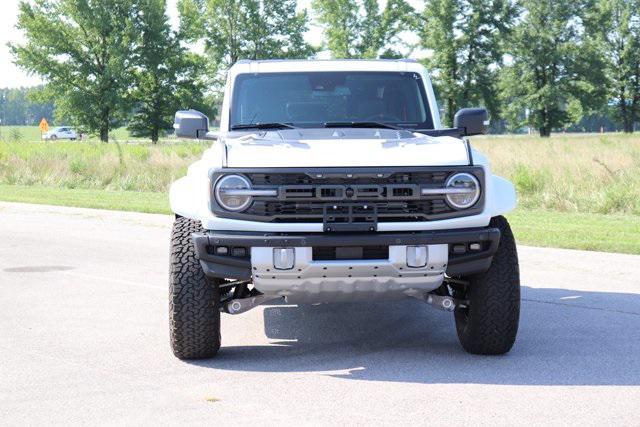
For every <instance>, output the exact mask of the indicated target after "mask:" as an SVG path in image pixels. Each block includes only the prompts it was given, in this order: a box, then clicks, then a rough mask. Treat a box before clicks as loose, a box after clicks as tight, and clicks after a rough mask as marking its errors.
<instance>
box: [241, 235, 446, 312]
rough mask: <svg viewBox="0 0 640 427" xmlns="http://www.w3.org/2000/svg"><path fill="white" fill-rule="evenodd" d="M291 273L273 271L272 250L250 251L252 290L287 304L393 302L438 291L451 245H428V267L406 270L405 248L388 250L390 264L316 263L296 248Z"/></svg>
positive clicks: (306, 250)
mask: <svg viewBox="0 0 640 427" xmlns="http://www.w3.org/2000/svg"><path fill="white" fill-rule="evenodd" d="M294 250H295V254H294V257H295V260H294V266H293V268H292V269H290V270H277V269H275V268H274V248H272V247H254V248H251V264H252V273H253V284H254V286H255V287H256V288H257V289H258V290H259V291H260V292H262V293H264V294H269V295H278V296H284V297H285V298H286V300H287V302H289V303H315V302H333V301H352V300H354V299H390V298H403V297H405V296H416V295H422V294H424V293H426V292H429V291H432V290H434V289H436V288H438V287H439V286H440V285H441V284H442V281H443V279H444V272H445V270H446V267H447V260H448V245H429V246H428V250H427V265H426V266H425V267H420V268H412V267H408V266H407V247H406V246H389V259H385V260H339V261H314V260H313V250H312V248H310V247H297V248H294Z"/></svg>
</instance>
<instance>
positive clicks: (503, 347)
mask: <svg viewBox="0 0 640 427" xmlns="http://www.w3.org/2000/svg"><path fill="white" fill-rule="evenodd" d="M489 226H490V227H496V228H499V229H500V233H501V235H500V243H499V245H498V250H497V252H496V254H495V255H494V256H493V261H492V263H491V267H490V268H489V270H488V271H486V272H485V273H482V274H477V275H474V276H470V277H466V278H465V279H466V280H468V282H469V285H468V286H467V291H466V299H468V301H469V306H468V308H458V309H456V311H455V319H456V330H457V332H458V338H459V339H460V343H461V344H462V347H463V348H464V349H465V350H466V351H468V352H469V353H473V354H486V355H495V354H504V353H507V352H508V351H509V350H511V347H512V346H513V344H514V342H515V340H516V334H517V332H518V321H519V319H520V271H519V268H518V253H517V250H516V242H515V239H514V238H513V233H512V232H511V227H509V223H508V222H507V220H506V219H505V218H504V217H502V216H498V217H494V218H492V219H491V222H490V224H489Z"/></svg>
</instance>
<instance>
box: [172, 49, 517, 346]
mask: <svg viewBox="0 0 640 427" xmlns="http://www.w3.org/2000/svg"><path fill="white" fill-rule="evenodd" d="M220 111H222V117H221V121H220V131H219V132H215V133H214V132H211V131H209V120H208V118H207V117H206V116H205V115H204V114H202V113H199V112H197V111H194V110H188V111H179V112H178V113H176V118H175V124H174V128H175V130H176V135H177V136H178V137H180V138H198V139H211V140H216V142H214V143H213V144H212V146H211V148H210V149H209V150H207V151H206V152H205V153H204V155H203V157H202V160H199V161H197V162H196V163H194V164H193V165H191V166H190V167H189V169H188V172H187V175H186V176H185V177H183V178H180V179H179V180H177V181H176V182H174V183H173V185H172V186H171V192H170V200H171V208H172V210H173V212H174V213H175V222H174V226H173V231H172V237H171V260H170V272H169V295H170V296H169V298H170V301H169V319H170V338H171V345H172V348H173V352H174V354H175V355H176V356H177V357H179V358H182V359H197V358H207V357H212V356H214V355H215V354H216V353H217V352H218V349H219V347H220V313H221V312H222V313H227V314H231V315H237V314H240V313H243V312H245V311H247V310H249V309H251V308H253V307H256V306H257V305H259V304H263V303H267V302H268V303H286V304H300V303H303V304H304V303H311V304H315V303H332V302H337V301H359V300H373V299H376V300H393V299H399V298H407V297H411V298H417V299H419V300H422V301H424V302H426V303H428V304H430V305H432V306H434V307H436V308H439V309H442V310H446V311H449V312H452V313H453V315H454V318H455V323H456V331H457V335H458V338H459V340H460V343H461V344H462V347H463V348H464V349H465V350H466V351H468V352H470V353H475V354H503V353H506V352H508V351H509V350H510V349H511V347H512V345H513V344H514V342H515V338H516V332H517V330H518V321H519V313H520V277H519V270H518V256H517V251H516V243H515V240H514V237H513V234H512V232H511V229H510V227H509V224H508V222H507V220H506V219H505V217H504V216H503V215H504V214H505V213H506V212H509V211H510V210H512V209H513V208H514V207H515V206H516V193H515V189H514V186H513V185H512V184H511V183H510V182H508V181H507V180H505V179H503V178H501V177H499V176H496V175H493V173H492V171H491V167H490V164H489V160H488V159H487V158H486V157H485V156H484V155H482V154H481V153H480V152H478V151H476V150H474V149H473V147H472V146H471V143H470V141H469V139H468V138H467V137H468V136H472V135H478V134H482V133H485V131H486V126H487V125H488V115H487V111H486V110H485V109H484V108H464V109H462V110H460V111H459V112H458V113H457V114H456V115H455V118H454V127H453V128H445V127H443V125H442V123H441V122H440V116H439V114H438V106H437V104H436V98H435V96H434V92H433V88H432V86H431V81H430V79H429V76H428V74H427V71H426V70H425V69H424V67H423V66H422V65H420V64H419V63H417V62H413V61H406V60H397V61H396V60H393V61H390V60H377V61H361V60H339V61H239V62H237V63H236V64H235V65H234V66H233V67H232V68H231V69H230V71H229V75H228V79H227V87H226V90H225V96H224V101H223V106H222V108H221V110H220ZM371 327H372V328H375V325H371ZM398 327H400V328H401V327H402V325H398ZM431 327H433V325H428V324H425V325H424V328H425V333H427V334H428V333H429V332H428V329H429V328H431Z"/></svg>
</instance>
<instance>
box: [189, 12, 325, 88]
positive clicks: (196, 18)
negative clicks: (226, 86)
mask: <svg viewBox="0 0 640 427" xmlns="http://www.w3.org/2000/svg"><path fill="white" fill-rule="evenodd" d="M178 10H179V12H180V30H181V34H182V36H183V37H184V39H185V40H187V41H190V42H201V41H203V42H204V51H205V54H206V55H207V57H208V59H209V65H210V67H211V71H212V75H214V76H215V75H217V74H218V72H220V71H222V72H224V71H226V70H227V69H228V68H229V67H230V66H231V65H233V64H234V63H235V62H236V61H238V60H239V59H273V58H307V57H309V56H310V55H313V54H314V53H315V50H314V49H313V47H312V46H310V45H309V44H307V43H306V42H305V41H304V33H305V32H306V31H307V25H308V17H307V14H306V12H301V13H297V12H296V1H295V0H180V1H179V2H178Z"/></svg>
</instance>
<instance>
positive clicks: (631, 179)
mask: <svg viewBox="0 0 640 427" xmlns="http://www.w3.org/2000/svg"><path fill="white" fill-rule="evenodd" d="M472 145H473V146H474V148H476V149H478V150H479V151H481V152H483V153H484V154H485V155H487V156H488V157H489V159H490V161H491V164H492V167H493V170H494V173H497V174H499V175H502V176H504V177H506V178H508V179H510V180H511V181H512V182H513V183H514V184H515V185H516V188H517V190H518V196H519V200H520V205H521V206H522V207H525V208H538V209H547V210H554V211H561V212H590V213H604V214H610V213H625V214H634V215H640V135H621V134H602V135H573V134H571V135H569V134H567V135H555V136H553V137H552V138H549V139H541V138H537V137H529V136H486V137H480V138H474V139H473V140H472Z"/></svg>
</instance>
